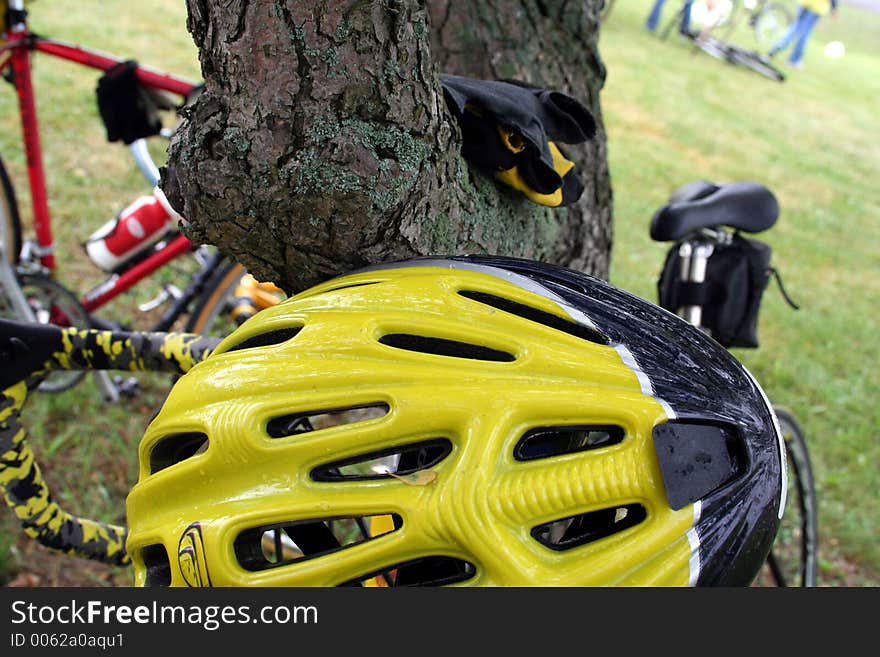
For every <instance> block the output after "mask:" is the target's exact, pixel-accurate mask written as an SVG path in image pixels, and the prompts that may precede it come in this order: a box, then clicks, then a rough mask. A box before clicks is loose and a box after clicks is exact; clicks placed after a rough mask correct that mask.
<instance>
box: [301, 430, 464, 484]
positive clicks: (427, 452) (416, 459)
mask: <svg viewBox="0 0 880 657" xmlns="http://www.w3.org/2000/svg"><path fill="white" fill-rule="evenodd" d="M451 451H452V443H451V442H449V441H448V440H446V439H445V438H438V439H436V440H426V441H423V442H419V443H413V444H411V445H406V446H404V447H395V448H393V449H387V450H382V451H377V452H370V453H369V454H363V455H359V456H353V457H351V458H347V459H343V460H341V461H334V462H333V463H330V464H328V465H322V466H319V467H317V468H315V469H314V470H312V475H311V476H312V479H313V480H315V481H363V480H365V479H390V478H391V477H395V476H396V477H402V476H405V475H410V474H413V473H414V472H419V471H421V470H427V469H428V468H432V467H434V466H435V465H437V464H438V463H439V462H440V461H442V460H443V459H445V458H446V457H447V456H449V453H450V452H451Z"/></svg>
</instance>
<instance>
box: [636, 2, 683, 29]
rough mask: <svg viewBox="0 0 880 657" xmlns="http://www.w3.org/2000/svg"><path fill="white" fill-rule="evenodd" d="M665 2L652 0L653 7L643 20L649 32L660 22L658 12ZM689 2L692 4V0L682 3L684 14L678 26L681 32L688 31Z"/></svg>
mask: <svg viewBox="0 0 880 657" xmlns="http://www.w3.org/2000/svg"><path fill="white" fill-rule="evenodd" d="M665 4H666V0H656V2H654V8H653V9H651V13H650V14H649V15H648V20H646V21H645V27H646V28H647V29H649V30H650V31H651V32H654V31H655V30H656V29H657V26H658V25H659V24H660V13H661V12H662V11H663V5H665ZM691 4H693V1H692V0H688V2H685V3H684V7H683V9H684V14H683V15H682V17H681V25H680V26H679V29H680V30H681V31H682V32H690V27H691Z"/></svg>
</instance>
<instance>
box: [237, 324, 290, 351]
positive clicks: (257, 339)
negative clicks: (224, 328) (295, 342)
mask: <svg viewBox="0 0 880 657" xmlns="http://www.w3.org/2000/svg"><path fill="white" fill-rule="evenodd" d="M300 331H302V326H290V327H287V328H282V329H275V330H274V331H266V332H265V333H260V334H259V335H254V336H251V337H249V338H248V339H247V340H244V341H242V342H239V343H238V344H236V345H233V346H232V347H229V348H228V349H226V352H225V353H227V354H228V353H229V352H230V351H239V350H240V349H254V348H256V347H269V346H271V345H273V344H281V343H282V342H287V341H288V340H290V339H291V338H293V337H295V336H296V334H297V333H299V332H300Z"/></svg>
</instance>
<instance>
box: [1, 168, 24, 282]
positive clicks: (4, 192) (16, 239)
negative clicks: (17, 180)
mask: <svg viewBox="0 0 880 657" xmlns="http://www.w3.org/2000/svg"><path fill="white" fill-rule="evenodd" d="M0 245H2V246H3V251H4V254H5V256H6V261H7V262H8V263H9V264H10V265H13V266H14V265H16V264H18V258H19V255H20V254H21V218H20V217H19V214H18V203H17V202H16V200H15V190H14V189H13V187H12V181H11V180H10V179H9V175H8V174H7V173H6V166H5V165H4V164H3V159H2V158H0Z"/></svg>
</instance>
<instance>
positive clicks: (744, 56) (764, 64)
mask: <svg viewBox="0 0 880 657" xmlns="http://www.w3.org/2000/svg"><path fill="white" fill-rule="evenodd" d="M727 56H728V60H729V61H730V62H731V63H732V64H736V65H738V66H744V67H745V68H747V69H749V70H750V71H754V72H755V73H760V74H761V75H763V76H764V77H766V78H770V79H771V80H775V81H776V82H783V81H785V74H784V73H783V72H782V71H780V70H779V69H778V68H776V67H775V66H773V64H772V63H771V62H770V60H769V59H767V58H766V57H764V55H762V54H760V53H757V52H755V51H753V50H745V49H744V48H740V47H739V46H734V45H733V44H727Z"/></svg>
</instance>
